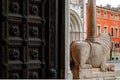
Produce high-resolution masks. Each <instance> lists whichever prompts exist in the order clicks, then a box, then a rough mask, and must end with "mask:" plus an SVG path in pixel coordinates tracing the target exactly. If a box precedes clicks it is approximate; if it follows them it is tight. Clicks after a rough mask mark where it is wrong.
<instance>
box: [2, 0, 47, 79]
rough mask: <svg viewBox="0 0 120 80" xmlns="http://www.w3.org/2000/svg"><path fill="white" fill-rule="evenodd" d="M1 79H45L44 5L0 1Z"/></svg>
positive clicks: (28, 0)
mask: <svg viewBox="0 0 120 80" xmlns="http://www.w3.org/2000/svg"><path fill="white" fill-rule="evenodd" d="M0 6H1V10H2V11H1V13H2V14H1V15H2V17H1V18H2V19H1V20H2V21H1V26H0V27H1V29H0V30H1V54H0V56H1V68H0V69H1V70H0V71H1V73H0V75H1V78H45V77H46V72H47V71H46V65H45V64H46V62H47V61H45V49H46V46H45V45H46V44H45V43H46V40H45V39H46V38H45V36H46V35H45V1H44V0H2V1H1V5H0Z"/></svg>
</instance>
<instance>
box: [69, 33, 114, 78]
mask: <svg viewBox="0 0 120 80" xmlns="http://www.w3.org/2000/svg"><path fill="white" fill-rule="evenodd" d="M110 46H111V37H110V35H108V34H102V35H101V36H99V37H98V38H96V40H95V41H94V42H90V41H74V42H73V43H71V45H70V56H71V59H70V60H71V70H72V72H73V78H87V77H88V78H89V77H91V78H92V77H102V76H103V77H104V76H109V77H111V76H112V77H113V76H114V65H112V64H108V63H106V61H107V57H108V56H109V52H110ZM96 68H98V69H96Z"/></svg>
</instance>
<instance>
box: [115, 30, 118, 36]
mask: <svg viewBox="0 0 120 80" xmlns="http://www.w3.org/2000/svg"><path fill="white" fill-rule="evenodd" d="M115 36H116V37H118V28H116V29H115Z"/></svg>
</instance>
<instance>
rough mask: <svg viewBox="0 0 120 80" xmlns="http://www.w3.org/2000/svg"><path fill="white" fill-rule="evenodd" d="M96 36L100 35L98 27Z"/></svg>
mask: <svg viewBox="0 0 120 80" xmlns="http://www.w3.org/2000/svg"><path fill="white" fill-rule="evenodd" d="M97 35H100V26H98V29H97Z"/></svg>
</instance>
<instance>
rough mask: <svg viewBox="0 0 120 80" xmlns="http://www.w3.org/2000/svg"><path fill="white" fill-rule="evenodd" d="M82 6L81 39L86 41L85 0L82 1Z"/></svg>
mask: <svg viewBox="0 0 120 80" xmlns="http://www.w3.org/2000/svg"><path fill="white" fill-rule="evenodd" d="M82 2H83V3H82V4H83V27H84V28H83V34H84V36H83V39H84V40H85V39H86V0H82Z"/></svg>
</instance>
